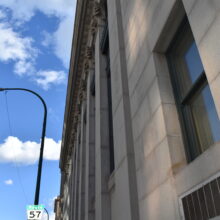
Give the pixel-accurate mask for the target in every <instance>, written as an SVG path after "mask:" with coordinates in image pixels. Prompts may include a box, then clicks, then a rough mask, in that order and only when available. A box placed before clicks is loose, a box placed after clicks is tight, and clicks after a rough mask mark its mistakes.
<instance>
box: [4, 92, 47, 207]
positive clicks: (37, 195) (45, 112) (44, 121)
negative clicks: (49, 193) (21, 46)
mask: <svg viewBox="0 0 220 220" xmlns="http://www.w3.org/2000/svg"><path fill="white" fill-rule="evenodd" d="M9 90H22V91H26V92H30V93H32V94H34V95H35V96H37V97H38V98H39V99H40V100H41V102H42V104H43V106H44V120H43V128H42V136H41V147H40V156H39V162H38V171H37V183H36V190H35V198H34V205H38V204H39V195H40V182H41V173H42V163H43V153H44V140H45V134H46V124H47V106H46V103H45V101H44V100H43V98H42V97H41V96H40V95H39V94H37V93H36V92H34V91H32V90H30V89H24V88H0V92H2V91H9Z"/></svg>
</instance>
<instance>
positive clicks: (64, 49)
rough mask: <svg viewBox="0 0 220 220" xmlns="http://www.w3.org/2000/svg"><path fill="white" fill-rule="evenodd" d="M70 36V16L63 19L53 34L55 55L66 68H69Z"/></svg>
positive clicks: (71, 33)
mask: <svg viewBox="0 0 220 220" xmlns="http://www.w3.org/2000/svg"><path fill="white" fill-rule="evenodd" d="M64 33H65V34H64ZM72 35H73V18H72V16H69V17H67V18H65V19H63V21H62V22H61V23H60V25H59V27H58V29H57V31H56V32H55V33H54V34H53V38H54V45H55V47H54V50H55V54H56V56H57V57H58V58H60V59H61V60H62V62H63V64H64V66H65V67H66V68H68V67H69V61H70V52H71V42H72Z"/></svg>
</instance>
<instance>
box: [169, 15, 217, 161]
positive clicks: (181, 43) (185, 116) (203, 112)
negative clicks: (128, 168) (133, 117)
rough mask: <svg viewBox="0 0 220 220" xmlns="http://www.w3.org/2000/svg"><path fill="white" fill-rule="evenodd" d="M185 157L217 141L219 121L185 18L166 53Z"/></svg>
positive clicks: (202, 150) (196, 153)
mask: <svg viewBox="0 0 220 220" xmlns="http://www.w3.org/2000/svg"><path fill="white" fill-rule="evenodd" d="M167 58H168V63H169V68H170V72H171V80H172V85H173V90H174V95H175V99H176V103H177V107H178V111H179V117H180V120H181V125H182V131H183V136H184V141H185V145H186V153H187V157H188V161H192V160H194V159H195V158H196V157H197V156H198V155H200V154H201V153H202V152H204V151H205V150H207V149H208V148H209V147H210V146H211V145H212V144H213V143H215V142H218V141H220V121H219V119H218V115H217V112H216V109H215V104H214V101H213V98H212V95H211V91H210V88H209V85H208V83H207V79H206V75H205V71H204V68H203V65H202V62H201V58H200V55H199V52H198V49H197V46H196V43H195V40H194V38H193V34H192V31H191V29H190V25H189V22H188V20H187V18H185V19H184V21H183V23H182V25H181V27H180V29H179V31H178V33H177V34H176V36H175V37H174V40H173V43H172V45H171V46H170V48H169V50H168V53H167Z"/></svg>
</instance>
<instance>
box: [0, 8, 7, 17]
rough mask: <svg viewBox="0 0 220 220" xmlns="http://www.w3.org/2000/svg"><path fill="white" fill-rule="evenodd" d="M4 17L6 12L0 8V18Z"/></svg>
mask: <svg viewBox="0 0 220 220" xmlns="http://www.w3.org/2000/svg"><path fill="white" fill-rule="evenodd" d="M6 17H7V14H6V13H5V12H4V11H3V10H1V9H0V19H4V18H6Z"/></svg>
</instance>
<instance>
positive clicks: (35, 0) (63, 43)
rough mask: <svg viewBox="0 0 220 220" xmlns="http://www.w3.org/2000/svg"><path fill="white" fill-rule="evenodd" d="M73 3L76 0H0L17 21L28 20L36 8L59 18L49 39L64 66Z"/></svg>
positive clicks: (68, 54) (67, 60)
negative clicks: (55, 28) (57, 24)
mask: <svg viewBox="0 0 220 220" xmlns="http://www.w3.org/2000/svg"><path fill="white" fill-rule="evenodd" d="M75 4H76V0H46V1H45V0H29V1H27V0H1V2H0V6H3V7H5V8H8V9H10V10H11V11H12V17H13V19H14V20H15V21H16V22H18V23H19V22H20V23H22V22H23V23H24V22H26V21H29V20H30V19H31V17H33V16H34V15H35V13H36V11H37V10H39V11H41V12H43V13H44V14H45V15H48V16H56V17H58V18H60V24H59V26H58V29H57V30H56V31H55V32H54V33H53V34H51V39H52V41H53V46H54V53H55V54H56V56H57V57H58V58H60V59H61V61H62V62H63V64H64V66H65V67H66V68H68V65H69V56H70V49H71V41H72V32H73V21H74V14H75ZM47 37H48V36H46V35H45V40H44V41H45V42H46V41H47V40H48V39H47ZM45 42H44V43H45Z"/></svg>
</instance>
